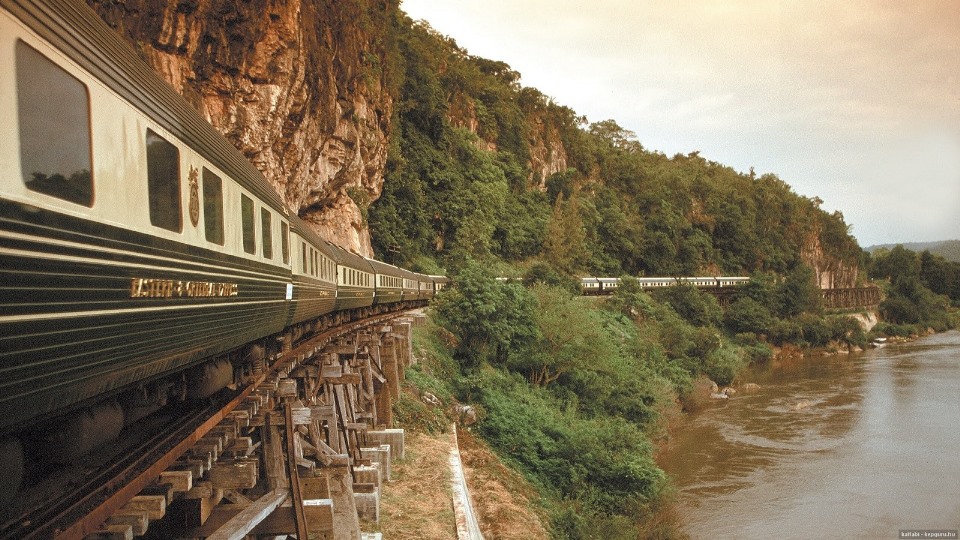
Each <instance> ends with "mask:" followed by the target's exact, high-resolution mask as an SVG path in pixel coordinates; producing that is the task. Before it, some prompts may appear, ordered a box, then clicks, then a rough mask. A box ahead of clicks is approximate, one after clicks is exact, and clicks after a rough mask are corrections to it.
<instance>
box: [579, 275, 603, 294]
mask: <svg viewBox="0 0 960 540" xmlns="http://www.w3.org/2000/svg"><path fill="white" fill-rule="evenodd" d="M580 291H581V292H582V293H583V294H586V295H595V294H600V293H601V292H602V291H601V289H600V281H598V280H597V278H595V277H585V278H580Z"/></svg>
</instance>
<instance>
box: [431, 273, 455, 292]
mask: <svg viewBox="0 0 960 540" xmlns="http://www.w3.org/2000/svg"><path fill="white" fill-rule="evenodd" d="M429 277H430V279H431V280H433V292H434V293H438V292H440V291H442V290H443V289H446V288H447V287H449V286H450V278H448V277H446V276H435V275H430V276H429Z"/></svg>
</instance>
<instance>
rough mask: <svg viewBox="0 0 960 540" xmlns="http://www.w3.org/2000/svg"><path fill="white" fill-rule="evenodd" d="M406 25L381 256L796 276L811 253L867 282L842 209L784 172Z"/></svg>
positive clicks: (378, 208)
mask: <svg viewBox="0 0 960 540" xmlns="http://www.w3.org/2000/svg"><path fill="white" fill-rule="evenodd" d="M394 30H395V32H396V36H397V44H398V47H399V52H400V55H399V58H398V62H399V65H398V66H396V69H395V73H397V77H398V78H399V79H400V80H401V84H400V89H399V92H400V93H399V95H398V96H397V98H396V100H395V102H396V104H397V106H396V107H395V117H394V120H393V122H394V127H395V129H394V130H393V136H392V139H391V146H390V154H389V155H388V159H387V167H386V171H385V182H384V190H383V194H382V196H381V198H380V199H379V200H377V201H375V202H374V203H373V204H372V206H371V207H370V209H369V223H370V228H371V233H372V238H373V245H374V248H375V251H376V253H377V255H378V256H380V257H384V258H385V259H387V260H389V261H390V262H393V263H397V264H402V265H410V266H414V267H416V268H418V269H421V270H425V271H435V270H438V269H440V268H445V269H448V270H453V271H456V269H457V268H458V267H459V266H460V265H462V264H463V261H464V260H466V259H467V258H473V259H478V260H483V261H488V262H490V263H494V264H500V263H503V272H505V273H509V272H511V271H516V270H511V268H513V269H516V268H521V269H522V268H527V267H529V266H530V265H532V264H535V263H538V262H541V263H546V264H547V265H549V266H550V267H551V268H553V269H554V270H556V271H559V272H560V273H566V274H584V273H589V274H602V275H621V274H632V275H679V274H686V275H697V274H700V275H704V274H720V273H722V274H751V273H754V272H775V273H779V274H785V273H787V272H789V271H790V270H791V269H793V268H794V267H796V266H797V265H798V264H800V263H805V264H806V265H808V266H810V267H812V268H813V269H814V271H815V274H816V278H817V280H818V282H819V283H820V285H821V286H823V287H843V286H853V285H855V284H856V283H857V281H858V279H860V273H859V259H860V254H861V250H860V248H859V246H858V245H857V244H856V241H855V240H854V239H853V238H852V237H851V236H850V235H849V234H848V226H847V224H846V222H845V221H844V219H843V216H842V215H841V214H840V213H839V212H837V213H833V214H829V213H826V212H824V211H823V210H821V209H820V207H819V205H820V203H821V201H820V200H819V199H817V198H812V199H808V198H805V197H801V196H799V195H797V194H796V193H794V192H793V191H792V190H791V188H790V186H789V185H787V184H786V183H785V182H784V181H783V180H781V179H780V178H778V177H777V176H775V175H773V174H765V175H760V176H758V175H756V174H754V173H753V171H750V172H749V173H741V172H738V171H735V170H733V169H732V168H730V167H728V166H725V165H723V164H721V163H717V162H714V161H711V160H709V159H707V158H706V157H704V156H701V155H699V153H698V152H692V153H690V154H687V155H680V154H678V155H675V156H666V155H664V154H663V153H662V152H658V151H656V150H655V149H648V148H645V147H644V146H643V144H642V142H641V141H638V140H637V139H636V137H635V135H634V134H633V133H632V132H630V131H629V130H627V129H624V128H622V127H621V126H619V125H618V124H617V123H616V121H614V120H601V121H596V122H589V121H588V120H587V119H586V118H584V117H582V116H578V115H577V113H576V112H575V111H573V110H571V109H569V108H567V107H565V106H563V105H561V104H558V103H555V102H554V101H553V100H552V99H550V98H549V97H547V96H545V95H543V94H542V93H541V92H539V91H538V90H536V89H534V88H527V87H523V86H522V85H521V84H520V74H519V73H517V72H515V71H513V70H512V69H511V68H510V66H509V65H507V64H505V63H503V62H498V61H495V60H488V59H484V58H478V57H475V56H471V55H470V54H469V53H468V52H467V51H466V50H463V49H462V48H460V47H459V46H457V44H456V42H455V41H454V40H453V39H451V38H448V37H446V36H442V35H440V34H438V33H437V32H435V31H434V30H432V29H431V28H430V27H429V26H427V25H426V24H425V23H423V22H413V21H411V20H409V19H408V18H406V17H405V16H403V15H402V14H400V15H399V16H398V18H397V20H396V21H395V27H394Z"/></svg>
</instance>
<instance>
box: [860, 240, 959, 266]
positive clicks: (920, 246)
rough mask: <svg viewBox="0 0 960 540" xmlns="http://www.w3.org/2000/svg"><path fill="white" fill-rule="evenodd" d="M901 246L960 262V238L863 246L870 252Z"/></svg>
mask: <svg viewBox="0 0 960 540" xmlns="http://www.w3.org/2000/svg"><path fill="white" fill-rule="evenodd" d="M898 245H900V246H903V247H905V248H906V249H909V250H910V251H913V252H916V253H921V252H923V251H928V250H929V251H930V253H933V254H934V255H940V256H941V257H943V258H944V259H946V260H948V261H952V262H960V240H941V241H939V242H906V243H900V244H879V245H876V246H870V247H868V248H864V249H866V250H867V251H869V252H870V253H873V252H874V251H876V250H878V249H890V248H893V247H895V246H898Z"/></svg>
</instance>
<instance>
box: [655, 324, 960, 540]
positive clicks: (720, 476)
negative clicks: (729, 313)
mask: <svg viewBox="0 0 960 540" xmlns="http://www.w3.org/2000/svg"><path fill="white" fill-rule="evenodd" d="M748 380H749V381H752V382H755V383H757V384H759V385H760V389H759V390H758V391H756V392H753V393H745V392H739V393H737V394H735V395H734V396H733V397H731V398H730V399H729V400H726V401H722V402H720V401H717V402H714V403H711V404H709V405H708V406H707V407H706V408H705V409H703V410H701V411H700V412H698V413H695V414H693V415H690V416H689V417H687V418H685V419H683V420H681V422H680V424H679V426H678V427H677V429H676V431H675V432H674V434H673V437H672V440H671V443H670V446H669V447H668V448H667V449H666V451H664V452H663V454H662V456H661V460H660V462H661V466H662V467H663V468H664V469H665V470H666V471H667V473H668V474H669V475H670V476H671V477H672V478H673V480H674V485H675V487H676V492H677V499H678V504H679V509H680V513H681V515H682V519H683V521H684V528H685V530H686V532H687V533H689V534H690V536H691V537H692V538H694V539H699V538H748V539H750V538H898V537H899V531H900V530H904V529H958V528H960V332H955V331H954V332H947V333H943V334H937V335H933V336H928V337H925V338H921V339H919V340H917V341H915V342H912V343H907V344H891V345H887V346H884V347H881V348H877V349H871V350H868V351H866V352H864V353H860V354H852V355H843V356H832V357H816V358H804V359H799V360H794V361H790V362H783V363H772V364H771V365H770V366H767V367H766V368H764V369H763V370H757V371H756V372H754V373H752V374H751V375H750V376H749V377H748Z"/></svg>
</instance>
